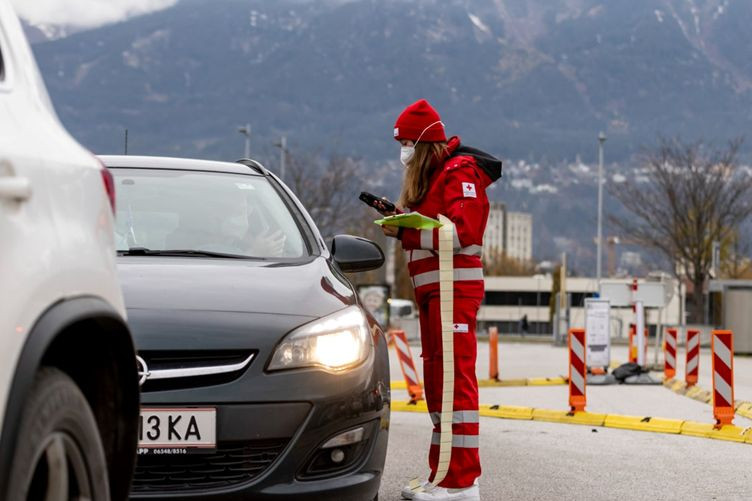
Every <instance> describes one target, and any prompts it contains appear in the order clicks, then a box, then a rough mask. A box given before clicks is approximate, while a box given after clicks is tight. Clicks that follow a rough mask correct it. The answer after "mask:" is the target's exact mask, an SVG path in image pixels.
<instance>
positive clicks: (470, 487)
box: [383, 99, 501, 500]
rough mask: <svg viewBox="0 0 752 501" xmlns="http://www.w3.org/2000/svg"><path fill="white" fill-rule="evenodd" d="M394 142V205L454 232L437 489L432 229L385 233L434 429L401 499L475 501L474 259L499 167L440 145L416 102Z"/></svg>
mask: <svg viewBox="0 0 752 501" xmlns="http://www.w3.org/2000/svg"><path fill="white" fill-rule="evenodd" d="M394 138H395V139H396V140H397V141H399V142H400V143H401V145H402V148H401V152H400V160H401V161H402V163H403V164H404V165H405V167H406V169H407V171H406V173H405V179H404V184H403V186H402V195H401V197H400V203H399V205H401V206H402V207H404V208H405V209H406V210H410V211H413V212H419V213H420V214H422V215H424V216H428V217H431V218H438V215H439V214H443V215H444V216H446V217H448V218H449V219H451V220H452V222H453V223H454V225H455V235H454V373H455V376H454V409H453V421H452V422H453V424H452V434H453V436H452V455H451V460H450V463H449V471H448V473H447V475H446V477H445V478H444V479H443V480H442V481H441V482H439V484H438V486H437V487H431V484H429V482H431V481H433V480H434V476H435V475H436V470H437V465H438V457H439V445H438V444H439V437H440V432H441V429H440V421H439V415H440V413H441V400H442V390H443V389H442V379H443V362H444V361H443V355H442V341H441V314H440V301H439V259H438V250H439V242H438V229H433V230H417V229H412V228H399V229H397V228H396V227H390V226H384V227H383V228H384V233H385V234H386V235H388V236H392V237H395V238H398V239H399V240H400V242H401V244H402V248H403V249H404V250H405V252H406V254H407V262H408V269H409V272H410V277H411V279H412V283H413V287H414V289H415V298H416V300H417V303H418V306H419V313H420V331H421V332H420V334H421V343H422V354H421V357H422V358H423V378H424V383H425V392H426V401H427V404H428V410H429V412H430V414H431V419H432V421H433V423H434V430H433V439H432V441H431V448H430V452H429V455H428V463H429V466H430V468H431V474H430V477H429V479H428V482H422V483H421V485H420V486H419V487H417V488H413V489H410V488H409V487H407V488H405V489H403V491H402V495H403V497H406V498H408V499H415V500H439V499H440V500H450V499H451V500H479V499H480V495H479V491H478V484H477V480H476V479H477V478H478V477H479V476H480V473H481V469H480V459H479V457H478V382H477V380H476V377H475V359H476V351H477V345H476V339H475V325H476V316H477V313H478V308H479V307H480V303H481V300H482V299H483V293H484V286H483V267H482V263H481V259H480V254H481V250H482V248H483V233H484V231H485V228H486V220H487V219H488V211H489V204H488V198H487V196H486V187H488V186H489V185H490V184H491V183H493V182H494V181H496V180H497V179H498V178H499V177H500V176H501V161H499V160H497V159H496V158H494V157H492V156H490V155H488V154H486V153H483V152H481V151H479V150H476V149H474V148H469V147H466V146H464V145H462V144H461V143H460V139H459V138H458V137H456V136H455V137H452V138H450V139H449V140H447V138H446V135H445V133H444V124H443V122H441V119H440V118H439V114H438V113H437V112H436V110H434V109H433V108H432V107H431V105H430V104H429V103H428V102H427V101H426V100H423V99H422V100H420V101H417V102H415V103H413V104H411V105H410V106H408V107H407V108H405V110H404V111H403V112H402V113H401V114H400V116H399V117H398V118H397V122H396V123H395V124H394Z"/></svg>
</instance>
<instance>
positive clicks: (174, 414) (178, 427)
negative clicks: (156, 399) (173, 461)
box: [138, 407, 217, 454]
mask: <svg viewBox="0 0 752 501" xmlns="http://www.w3.org/2000/svg"><path fill="white" fill-rule="evenodd" d="M216 445H217V410H216V409H214V408H203V409H201V408H174V409H173V408H170V409H168V408H164V407H161V408H144V407H142V408H141V419H140V421H139V428H138V447H139V453H141V454H148V453H159V452H158V451H160V450H161V451H162V453H171V454H185V453H187V452H188V450H190V449H213V448H215V447H216ZM169 451H173V452H169Z"/></svg>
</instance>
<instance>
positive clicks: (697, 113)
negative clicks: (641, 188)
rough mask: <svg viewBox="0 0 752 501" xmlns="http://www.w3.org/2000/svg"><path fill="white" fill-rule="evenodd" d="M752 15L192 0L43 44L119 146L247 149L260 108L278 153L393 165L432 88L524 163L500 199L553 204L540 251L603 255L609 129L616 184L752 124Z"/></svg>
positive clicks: (269, 148) (63, 100)
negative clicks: (246, 132) (649, 150)
mask: <svg viewBox="0 0 752 501" xmlns="http://www.w3.org/2000/svg"><path fill="white" fill-rule="evenodd" d="M750 20H752V2H749V1H747V0H629V1H625V0H412V1H408V0H324V1H314V0H307V1H306V0H275V1H268V0H212V1H207V0H180V1H179V2H178V3H177V4H176V5H175V6H174V7H172V8H169V9H166V10H163V11H159V12H155V13H152V14H148V15H144V16H140V17H135V18H131V19H128V20H126V21H124V22H121V23H117V24H111V25H107V26H104V27H101V28H99V29H95V30H89V31H85V32H79V33H76V34H73V35H70V36H65V37H63V38H60V39H57V40H54V41H49V42H39V43H36V44H35V45H34V49H35V52H36V54H37V57H38V61H39V64H40V67H41V68H42V70H43V73H44V76H45V79H46V81H47V84H48V87H49V89H50V93H51V95H52V97H53V100H54V101H55V103H56V106H57V109H58V112H59V114H60V116H61V118H62V120H63V121H64V122H65V124H66V125H67V126H68V127H69V129H70V130H71V131H72V132H73V133H74V134H75V135H76V136H77V137H78V139H79V140H81V141H82V142H83V143H84V144H86V145H87V146H89V147H90V148H91V149H92V150H93V151H96V152H101V153H105V152H120V151H122V140H123V139H122V138H123V130H124V129H125V128H127V129H129V134H130V136H129V137H130V150H131V151H132V152H137V153H153V154H169V155H184V156H198V157H213V158H235V157H236V156H238V155H239V153H240V152H242V138H241V137H240V136H239V135H238V134H237V132H236V127H237V126H238V125H240V124H245V123H247V122H248V123H251V124H252V127H253V135H254V136H253V140H252V151H253V152H254V154H255V155H257V156H260V157H261V158H262V159H264V160H267V161H269V162H270V163H273V162H274V161H276V158H277V155H278V149H277V148H275V147H274V146H273V143H274V141H275V140H276V139H277V138H278V137H279V135H281V134H286V135H287V136H288V141H289V144H290V147H291V148H292V149H295V148H297V149H299V150H309V151H310V150H313V151H337V152H339V153H342V154H347V155H353V156H356V157H360V158H363V159H364V160H365V161H366V162H368V163H370V164H371V165H374V166H377V165H382V164H383V162H385V161H387V160H390V161H393V162H394V161H396V159H397V155H398V150H397V149H396V147H395V144H394V143H393V140H392V139H391V137H390V134H391V131H392V124H393V121H394V119H395V117H396V116H397V114H398V113H399V111H400V110H401V109H402V107H403V106H404V105H406V104H407V103H409V102H411V101H413V100H415V99H417V98H419V97H426V98H428V99H429V100H430V101H431V102H432V103H433V104H434V105H435V106H436V107H437V108H438V109H439V111H440V112H441V113H442V118H443V119H444V122H445V123H446V124H447V130H448V132H449V133H458V134H460V135H461V136H462V137H463V139H464V140H466V141H467V142H468V143H471V144H473V145H475V146H478V147H480V148H483V149H486V150H489V151H491V152H493V153H496V154H498V155H500V156H503V157H504V158H505V159H510V161H508V162H507V163H506V167H505V177H504V179H503V181H502V184H501V185H500V187H498V188H496V190H495V191H494V192H493V193H494V195H493V196H496V197H499V198H505V199H507V200H510V201H511V202H514V203H511V202H510V206H512V208H519V209H520V210H524V209H525V207H527V209H528V210H530V211H531V212H533V213H534V215H535V217H536V219H535V228H536V238H537V243H536V255H538V257H541V258H544V257H551V256H554V255H556V254H558V251H559V250H560V248H561V247H562V245H563V244H561V242H562V240H561V238H564V237H565V238H566V239H569V240H571V241H575V242H579V243H580V246H581V248H582V251H581V253H582V255H583V257H582V261H581V262H582V263H588V262H589V261H587V260H588V259H590V258H591V257H592V255H593V252H592V251H593V250H594V249H593V246H592V244H591V242H592V236H593V234H594V220H595V217H594V215H592V214H593V211H592V209H594V203H595V192H594V186H595V181H594V172H593V170H592V168H593V167H592V166H593V163H594V161H595V158H596V148H597V140H596V136H597V133H598V131H599V130H603V131H605V132H606V134H607V135H608V141H607V143H606V152H607V153H606V158H607V163H608V164H609V169H610V174H609V176H610V178H609V179H610V180H611V181H612V182H613V181H617V182H618V180H619V179H621V178H619V177H618V176H622V177H623V176H626V175H630V174H629V173H627V172H625V168H626V167H625V166H626V165H627V164H629V162H630V159H631V158H632V156H633V155H634V154H635V153H636V152H637V151H638V150H639V148H640V147H641V146H642V145H645V144H651V143H653V142H654V141H655V139H656V137H657V136H659V135H664V136H671V135H681V136H682V137H684V138H687V139H694V138H705V139H707V140H710V141H717V140H725V139H727V138H730V137H735V136H739V135H743V134H744V133H745V132H746V131H747V130H749V129H750V126H751V125H752V30H750V29H749V26H748V25H749V21H750ZM748 146H749V145H748ZM577 155H579V156H580V158H581V159H582V161H577V160H576V158H577ZM619 165H622V166H621V167H619ZM614 169H616V170H617V172H615V173H614V172H612V171H613V170H614ZM396 172H398V171H395V176H393V177H396ZM614 176H617V177H614ZM385 189H386V188H385ZM387 191H389V190H388V189H387ZM394 191H395V188H394V187H392V189H391V194H394ZM515 204H516V205H517V207H514V205H515ZM591 221H592V224H591ZM559 237H561V238H559ZM556 238H559V239H558V240H557V239H556ZM556 242H559V243H558V244H557V243H556ZM538 244H540V245H538ZM589 249H590V250H589ZM588 255H589V256H590V257H588ZM588 266H589V265H588ZM581 267H583V268H585V267H586V266H585V264H583V265H582V266H581Z"/></svg>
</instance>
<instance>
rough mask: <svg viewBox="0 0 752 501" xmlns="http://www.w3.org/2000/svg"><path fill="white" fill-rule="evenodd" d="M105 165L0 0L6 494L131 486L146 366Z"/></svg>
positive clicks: (1, 384)
mask: <svg viewBox="0 0 752 501" xmlns="http://www.w3.org/2000/svg"><path fill="white" fill-rule="evenodd" d="M114 203H115V200H114V187H113V184H112V178H111V176H110V174H109V172H108V171H107V170H106V169H104V168H103V166H102V165H101V164H100V163H99V161H98V160H97V159H96V158H95V157H94V156H93V155H92V154H91V153H90V152H88V151H86V150H85V149H84V148H83V147H81V146H80V145H79V144H78V143H77V142H76V141H75V140H74V139H73V138H72V137H71V136H70V135H69V134H68V133H67V132H66V130H65V129H64V127H63V126H62V125H61V123H60V122H59V120H58V118H57V116H56V114H55V112H54V110H53V108H52V105H51V103H50V100H49V97H48V95H47V91H46V89H45V86H44V83H43V82H42V79H41V77H40V74H39V71H38V69H37V66H36V63H35V61H34V58H33V56H32V53H31V50H30V48H29V45H28V43H27V41H26V39H25V37H24V34H23V32H22V29H21V25H20V23H19V21H18V18H17V17H16V15H15V13H14V12H13V10H12V9H11V7H10V5H9V3H8V0H0V430H2V431H1V434H0V499H2V500H7V501H15V500H19V499H24V500H25V499H93V500H102V499H105V500H107V499H126V498H127V496H128V491H129V487H130V481H131V476H132V471H133V466H134V462H135V454H136V442H137V435H138V429H137V425H138V412H139V411H138V403H139V393H138V377H137V369H136V364H135V353H134V348H133V343H132V340H131V337H130V333H129V330H128V327H127V324H126V322H125V308H124V305H123V298H122V293H121V291H120V287H119V283H118V280H117V276H116V274H115V245H114V242H113V208H114Z"/></svg>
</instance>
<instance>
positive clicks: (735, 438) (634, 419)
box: [392, 400, 752, 444]
mask: <svg viewBox="0 0 752 501" xmlns="http://www.w3.org/2000/svg"><path fill="white" fill-rule="evenodd" d="M479 407H480V408H479V412H478V413H479V414H480V415H481V416H483V417H492V418H499V419H516V420H528V421H529V420H532V421H545V422H550V423H564V424H578V425H587V426H598V427H605V428H618V429H622V430H635V431H646V432H651V433H666V434H671V435H677V434H679V435H686V436H692V437H699V438H710V439H714V440H725V441H730V442H737V443H748V444H752V428H741V427H739V426H734V425H727V426H724V427H722V428H721V429H716V428H715V426H714V425H713V424H710V423H698V422H696V421H682V420H680V419H668V418H660V417H652V416H644V417H643V416H625V415H620V414H599V413H594V412H574V413H573V412H568V411H562V410H551V409H534V408H532V407H521V406H515V405H487V404H485V405H480V406H479ZM392 411H395V412H428V409H427V408H426V403H425V401H420V402H417V403H416V404H411V403H409V402H407V401H401V400H396V401H395V400H393V401H392Z"/></svg>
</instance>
